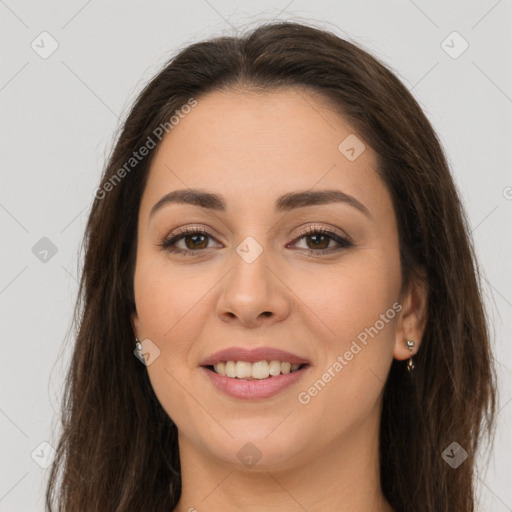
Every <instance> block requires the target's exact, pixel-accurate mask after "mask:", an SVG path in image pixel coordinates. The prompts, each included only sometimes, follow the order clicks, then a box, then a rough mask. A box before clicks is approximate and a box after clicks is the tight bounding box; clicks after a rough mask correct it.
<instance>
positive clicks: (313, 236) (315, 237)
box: [309, 235, 329, 247]
mask: <svg viewBox="0 0 512 512" xmlns="http://www.w3.org/2000/svg"><path fill="white" fill-rule="evenodd" d="M309 238H311V239H317V241H318V239H319V238H322V239H323V240H322V241H320V243H322V242H324V243H325V240H327V238H326V236H325V235H310V236H309ZM313 245H314V247H319V244H318V243H316V242H315V243H314V244H313ZM328 245H329V240H327V246H328ZM322 247H323V246H322Z"/></svg>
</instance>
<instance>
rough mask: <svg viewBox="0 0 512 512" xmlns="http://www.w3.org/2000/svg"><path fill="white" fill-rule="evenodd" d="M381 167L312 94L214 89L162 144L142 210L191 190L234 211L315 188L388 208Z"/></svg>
mask: <svg viewBox="0 0 512 512" xmlns="http://www.w3.org/2000/svg"><path fill="white" fill-rule="evenodd" d="M340 144H341V146H340ZM347 150H348V152H347ZM354 156H355V157H356V158H354ZM376 166H377V158H376V154H375V152H374V151H373V150H372V148H370V147H369V146H368V145H367V144H366V143H365V142H364V140H363V139H362V138H361V136H360V135H358V134H356V133H355V131H354V129H353V128H352V127H351V126H350V124H349V123H348V122H347V121H346V120H345V119H344V118H343V117H342V116H341V115H340V114H338V113H337V112H335V111H334V110H333V109H332V107H330V105H329V104H328V103H327V102H326V101H323V100H322V98H321V97H319V96H318V95H313V94H311V92H310V91H307V90H304V89H299V88H286V89H279V90H276V91H271V92H265V93H260V92H253V91H235V90H230V91H222V92H220V91H216V92H213V93H210V94H207V95H205V96H203V97H200V98H199V99H198V100H197V105H196V106H195V107H193V108H191V109H190V111H189V113H188V114H186V115H183V117H181V118H180V121H179V123H178V124H176V125H175V126H174V127H173V129H172V130H171V131H170V132H169V133H168V134H167V135H165V137H164V138H163V140H162V142H161V144H160V146H159V147H158V149H157V152H156V154H155V156H154V159H153V161H152V164H151V167H150V171H149V177H148V181H147V185H146V190H145V192H144V198H143V204H142V205H141V208H142V209H145V210H146V214H148V213H149V209H150V208H151V206H152V205H153V204H154V203H155V202H156V201H158V199H160V197H161V196H162V195H164V194H166V193H168V192H170V191H172V190H176V189H185V188H201V189H205V190H209V191H215V192H218V193H221V194H222V195H224V196H225V197H226V198H227V203H228V211H229V210H230V209H232V210H233V211H234V212H235V211H237V210H239V209H240V208H245V207H247V206H248V204H249V203H250V204H253V205H255V206H259V207H264V206H265V205H267V206H268V208H270V207H272V208H273V206H274V200H275V198H276V197H277V196H279V195H282V194H285V193H287V192H290V191H296V190H312V189H315V188H321V189H326V188H335V189H339V190H342V191H343V192H345V193H348V194H351V195H354V196H356V197H357V198H358V200H360V201H361V202H363V203H364V204H366V205H367V207H368V209H369V210H370V211H372V209H373V210H379V208H386V207H387V208H389V196H388V194H387V191H386V189H385V187H384V185H383V183H382V182H381V180H380V178H379V177H378V175H377V172H376V168H377V167H376ZM141 213H142V212H141ZM376 213H378V211H376Z"/></svg>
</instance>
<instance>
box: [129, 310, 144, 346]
mask: <svg viewBox="0 0 512 512" xmlns="http://www.w3.org/2000/svg"><path fill="white" fill-rule="evenodd" d="M130 321H131V324H132V329H133V335H134V336H135V337H136V338H137V339H138V340H139V341H140V340H142V337H141V336H142V330H141V325H140V320H139V315H138V313H137V310H136V309H134V310H133V313H132V314H131V316H130Z"/></svg>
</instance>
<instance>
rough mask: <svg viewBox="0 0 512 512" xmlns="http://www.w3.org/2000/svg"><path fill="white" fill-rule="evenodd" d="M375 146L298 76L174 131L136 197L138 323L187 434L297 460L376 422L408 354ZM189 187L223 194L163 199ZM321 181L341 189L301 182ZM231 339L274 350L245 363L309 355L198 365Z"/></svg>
mask: <svg viewBox="0 0 512 512" xmlns="http://www.w3.org/2000/svg"><path fill="white" fill-rule="evenodd" d="M347 137H348V139H347ZM343 141H345V142H343ZM340 143H341V146H340ZM362 144H364V141H363V140H362V138H361V137H360V136H359V135H357V134H355V132H354V130H353V129H352V128H351V126H350V125H349V124H348V123H347V122H346V121H345V120H344V119H343V118H342V117H340V116H339V115H338V114H336V113H335V112H334V111H333V110H331V109H330V108H329V106H328V105H327V104H325V103H323V102H322V100H321V99H320V98H318V97H315V96H313V95H312V94H311V93H308V92H307V91H304V90H299V89H282V90H279V91H274V92H270V93H264V94H258V93H255V92H234V91H232V92H215V93H211V94H209V95H207V96H205V97H203V98H200V99H199V101H198V103H197V106H195V107H194V108H192V109H191V110H190V112H189V113H188V114H187V115H186V116H185V117H184V118H183V119H181V120H180V122H179V124H178V125H175V126H174V128H173V129H172V131H170V132H169V134H168V135H167V136H166V137H165V138H164V139H163V141H162V143H161V145H160V146H159V148H158V150H157V153H156V155H155V158H154V159H153V161H152V164H151V168H150V172H149V177H148V181H147V185H146V188H145V191H144V194H143V197H142V201H141V206H140V211H139V224H138V246H137V262H136V269H135V275H134V289H135V302H136V312H135V313H134V314H133V317H132V323H133V326H134V331H135V334H136V336H137V337H138V339H139V340H146V341H145V342H144V343H146V344H147V343H149V345H145V348H148V351H149V352H150V353H151V352H153V354H154V355H153V356H150V360H149V361H148V363H149V364H148V366H147V371H148V374H149V378H150V380H151V384H152V386H153V388H154V391H155V393H156V396H157V397H158V400H159V401H160V403H161V404H162V406H163V408H164V409H165V411H166V412H167V413H168V415H169V416H170V417H171V418H172V420H173V421H174V422H175V424H176V425H177V427H178V431H179V436H180V447H181V445H182V443H183V444H185V443H186V444H187V445H188V446H191V447H194V449H195V450H196V451H198V452H201V453H203V454H204V456H205V457H208V458H209V459H212V460H217V461H221V462H222V463H233V464H239V465H240V464H242V462H243V457H245V455H253V456H255V457H258V459H259V462H258V464H259V465H260V467H272V468H277V467H281V468H285V467H289V466H292V465H294V464H304V463H307V462H308V461H311V460H314V459H315V458H316V457H318V455H319V453H322V452H324V453H326V452H328V451H329V450H331V449H332V448H333V446H342V445H343V444H348V443H350V442H351V441H352V440H353V439H354V436H357V435H358V432H365V431H367V429H366V426H367V425H368V423H369V422H371V423H372V425H375V424H376V423H378V417H379V414H380V403H381V396H382V390H383V386H384V382H385V380H386V376H387V374H388V372H389V368H390V365H391V362H392V359H393V357H396V358H399V359H405V358H407V357H409V352H408V351H407V350H406V349H405V348H404V347H403V343H404V311H405V309H403V306H404V303H403V301H404V300H406V298H404V297H400V296H399V290H400V285H401V270H400V263H399V245H398V232H397V224H396V219H395V214H394V210H393V206H392V202H391V198H390V195H389V193H388V191H387V189H386V188H385V186H384V184H383V182H382V181H381V179H380V178H379V176H378V175H377V172H376V168H377V160H376V154H375V153H374V151H373V150H372V149H371V148H370V147H369V146H368V145H367V144H366V145H365V146H363V145H362ZM190 189H194V190H198V191H200V192H203V193H210V194H215V195H216V196H217V197H215V198H213V199H212V198H211V197H210V198H209V199H208V200H207V201H206V202H204V203H201V204H202V205H200V204H199V203H197V201H196V203H195V204H191V203H188V202H186V196H183V195H181V198H182V199H181V200H180V201H178V200H175V201H171V200H168V201H165V200H164V201H163V202H161V203H160V205H159V206H155V205H157V203H159V202H160V200H161V199H162V198H163V197H164V196H166V195H167V194H169V193H171V192H175V191H178V190H179V191H188V192H190ZM319 191H331V193H330V195H329V194H327V196H325V195H324V196H318V198H317V200H316V201H312V200H311V198H312V197H313V196H312V195H311V196H310V197H309V202H308V196H307V195H306V196H300V195H299V196H295V199H294V197H293V195H295V194H302V193H310V194H314V193H317V192H319ZM184 197H185V199H183V198H184ZM191 197H192V195H191V194H189V198H191ZM326 197H327V199H330V200H326ZM221 206H223V207H222V208H221ZM154 207H155V209H154V210H153V208H154ZM152 210H153V211H152ZM185 230H188V231H189V233H188V234H187V233H185V234H184V231H185ZM166 241H167V242H169V241H170V242H171V243H170V244H169V243H168V244H167V247H164V245H165V242H166ZM147 340H150V341H147ZM230 348H236V349H247V350H253V349H262V350H263V352H261V353H260V354H254V361H260V360H261V361H263V360H268V361H272V360H274V361H278V362H279V363H267V364H268V366H267V367H266V366H265V364H264V363H258V364H255V365H248V364H247V363H250V361H251V360H252V359H251V358H250V356H248V355H246V354H241V353H238V354H236V353H234V354H231V355H221V356H219V358H220V359H223V360H224V361H227V360H232V361H234V363H233V364H232V365H231V364H230V363H228V365H229V372H231V371H235V372H236V371H240V372H242V373H241V374H237V375H238V376H239V377H240V375H249V374H250V375H259V376H261V375H266V374H268V372H269V371H273V372H274V373H276V372H278V371H279V370H280V369H282V370H283V371H284V372H286V368H287V364H286V362H289V359H291V358H292V356H285V355H283V354H276V353H272V350H275V349H278V350H283V351H287V352H289V353H291V354H293V355H294V356H295V357H296V358H297V360H299V361H302V362H305V365H303V366H301V367H299V368H300V369H298V370H296V372H292V373H289V374H286V373H285V374H282V375H279V376H278V375H271V376H269V377H268V378H266V379H264V378H261V379H260V378H258V377H254V378H252V377H251V379H250V380H244V379H240V378H238V377H229V376H222V375H219V374H217V373H215V372H213V373H212V370H211V369H207V368H206V367H204V366H203V364H204V363H205V362H208V361H207V360H208V359H209V358H210V356H212V355H214V354H215V353H216V352H218V351H219V350H224V349H230ZM158 351H159V353H158ZM247 359H249V361H247ZM237 361H242V363H241V364H236V362H237ZM243 361H246V363H245V364H244V363H243ZM210 362H211V361H210ZM280 363H285V364H284V365H281V364H280ZM297 364H299V363H297ZM228 365H226V366H228ZM233 367H234V370H233ZM255 368H256V372H255V373H251V372H254V371H255ZM272 368H273V370H272ZM217 369H218V371H220V372H221V373H222V364H221V365H220V367H217ZM276 369H277V370H276ZM224 371H227V368H225V370H224ZM244 371H248V372H249V374H244V373H243V372H244ZM258 371H262V372H263V373H262V374H258ZM265 372H266V373H265ZM273 379H274V380H275V381H274V382H270V381H273ZM228 381H229V382H228ZM278 381H279V383H278ZM269 382H270V383H269ZM319 432H321V434H322V435H319ZM248 443H252V444H248ZM244 450H245V451H244Z"/></svg>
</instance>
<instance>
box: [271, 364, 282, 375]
mask: <svg viewBox="0 0 512 512" xmlns="http://www.w3.org/2000/svg"><path fill="white" fill-rule="evenodd" d="M268 371H269V373H270V375H279V374H280V373H281V361H270V364H269V370H268Z"/></svg>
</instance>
